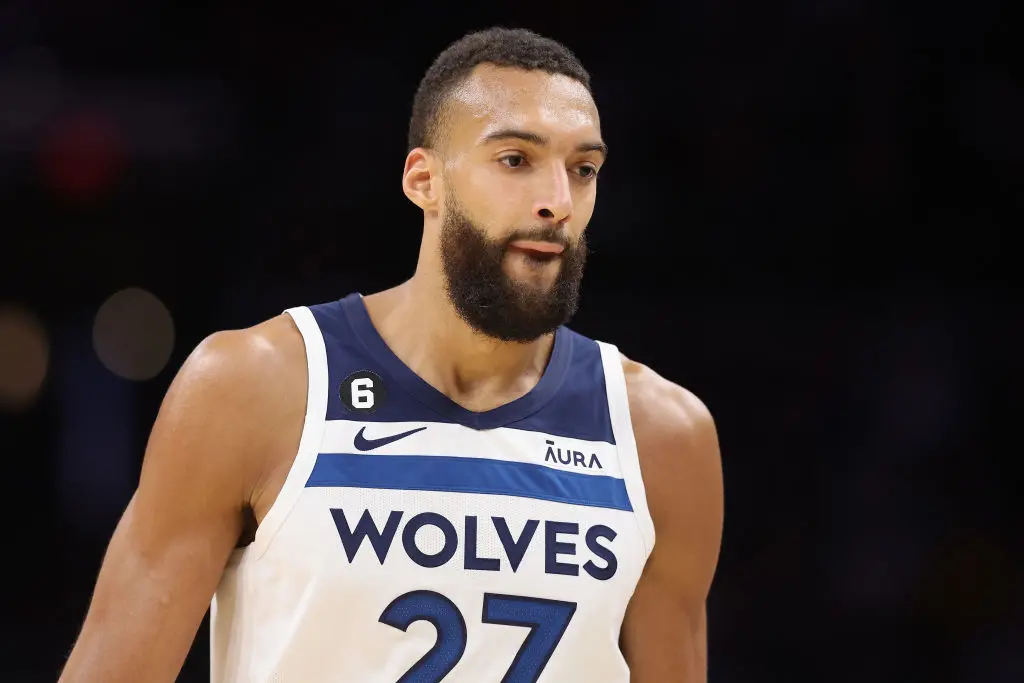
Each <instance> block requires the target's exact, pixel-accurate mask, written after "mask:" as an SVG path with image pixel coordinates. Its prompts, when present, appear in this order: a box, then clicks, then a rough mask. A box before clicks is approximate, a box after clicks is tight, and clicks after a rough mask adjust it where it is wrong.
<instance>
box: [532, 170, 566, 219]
mask: <svg viewBox="0 0 1024 683" xmlns="http://www.w3.org/2000/svg"><path fill="white" fill-rule="evenodd" d="M540 196H541V197H542V199H540V200H539V201H538V202H537V204H536V206H535V207H534V213H535V214H536V215H537V217H538V218H540V219H541V220H542V221H544V222H545V223H555V224H562V223H565V222H567V221H568V220H569V219H570V218H572V209H573V206H572V188H571V187H570V185H569V173H568V172H567V171H566V170H565V168H564V167H562V166H561V165H558V166H557V167H555V168H554V169H553V170H552V172H551V174H550V175H546V177H545V179H544V189H543V190H542V191H541V193H540Z"/></svg>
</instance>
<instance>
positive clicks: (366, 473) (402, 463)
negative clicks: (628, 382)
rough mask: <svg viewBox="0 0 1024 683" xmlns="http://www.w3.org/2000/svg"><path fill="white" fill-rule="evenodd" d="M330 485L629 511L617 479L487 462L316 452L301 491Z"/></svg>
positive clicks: (503, 461) (458, 458)
mask: <svg viewBox="0 0 1024 683" xmlns="http://www.w3.org/2000/svg"><path fill="white" fill-rule="evenodd" d="M331 486H338V487H346V488H367V489H399V490H402V489H404V490H413V491H450V492H458V493H482V494H489V495H497V496H518V497H520V498H533V499H536V500H548V501H554V502H557V503H569V504H572V505H585V506H588V507H598V508H609V509H612V510H624V511H627V512H631V511H632V510H633V506H632V505H631V504H630V502H629V496H628V495H627V493H626V482H625V481H624V480H622V479H619V478H616V477H609V476H605V475H599V474H598V475H591V474H579V473H576V472H565V471H562V470H556V469H553V468H551V467H545V466H544V465H537V464H534V463H525V462H514V461H509V460H490V459H486V458H462V457H455V456H447V455H363V454H355V453H320V454H319V455H317V458H316V464H315V465H314V466H313V471H312V472H311V473H310V475H309V479H308V480H307V481H306V487H307V488H312V487H331Z"/></svg>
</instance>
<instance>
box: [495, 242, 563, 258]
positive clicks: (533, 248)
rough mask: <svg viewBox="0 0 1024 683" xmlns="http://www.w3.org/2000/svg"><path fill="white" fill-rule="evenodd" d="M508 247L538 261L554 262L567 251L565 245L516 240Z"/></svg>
mask: <svg viewBox="0 0 1024 683" xmlns="http://www.w3.org/2000/svg"><path fill="white" fill-rule="evenodd" d="M508 246H509V249H510V250H512V251H517V252H519V253H521V254H523V255H525V256H528V257H530V258H531V259H534V260H536V261H553V260H555V259H556V258H559V257H560V256H561V255H562V252H564V251H565V246H564V245H561V244H558V243H557V242H545V241H541V240H516V241H515V242H512V243H510V244H509V245H508Z"/></svg>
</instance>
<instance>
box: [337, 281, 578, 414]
mask: <svg viewBox="0 0 1024 683" xmlns="http://www.w3.org/2000/svg"><path fill="white" fill-rule="evenodd" d="M340 303H341V308H342V310H343V311H344V312H345V317H346V319H347V320H348V322H349V325H350V326H351V327H352V331H353V332H354V333H355V335H356V337H357V338H358V339H359V341H360V342H362V344H363V345H364V346H365V347H366V349H367V350H368V351H369V352H370V354H371V355H372V356H373V358H374V360H375V361H377V362H378V363H380V364H381V365H382V366H383V368H384V370H385V371H386V372H387V373H388V374H389V375H390V376H391V377H392V378H393V379H394V380H395V381H397V382H398V383H399V384H400V385H401V388H402V389H404V390H405V391H406V392H408V393H409V394H411V395H412V396H413V397H414V398H416V399H417V400H418V401H420V403H423V404H424V405H426V406H427V407H428V408H430V409H431V410H433V411H434V412H436V413H439V414H440V415H442V416H443V417H445V418H447V419H449V420H451V421H452V422H455V423H458V424H461V425H464V426H466V427H471V428H473V429H494V428H496V427H502V426H505V425H508V424H511V423H513V422H517V421H519V420H522V419H524V418H526V417H528V416H530V415H532V414H533V413H536V412H537V411H538V410H540V409H541V408H543V407H544V405H546V404H547V403H548V402H549V401H551V399H553V398H554V397H555V394H557V393H558V390H559V389H560V388H561V386H562V383H563V382H564V381H565V377H566V375H567V374H568V370H569V365H570V361H571V359H572V351H573V344H572V341H573V340H572V335H571V334H569V331H568V330H567V329H566V328H565V327H564V326H562V327H559V328H558V329H557V330H556V331H555V343H554V347H553V348H552V350H551V357H550V358H549V359H548V365H547V367H546V368H545V369H544V373H543V374H542V375H541V378H540V380H539V381H538V382H537V384H536V385H535V386H534V387H533V389H531V390H530V391H528V392H527V393H526V394H524V395H523V396H520V397H519V398H517V399H515V400H514V401H511V402H509V403H505V404H504V405H500V406H498V407H497V408H493V409H491V410H487V411H483V412H476V411H472V410H469V409H467V408H464V407H463V406H461V405H459V404H458V403H456V402H455V401H453V400H452V399H450V398H449V397H448V396H447V395H445V394H444V393H443V392H441V391H439V390H438V389H436V388H434V387H433V386H432V385H431V384H430V383H428V382H427V381H426V380H425V379H423V378H422V377H420V376H419V375H417V374H416V373H415V372H413V371H412V369H411V368H410V367H409V366H408V365H406V364H405V363H404V362H403V361H402V359H400V358H399V357H398V356H397V355H395V352H394V351H392V350H391V347H390V346H388V344H387V342H386V341H384V338H383V337H381V336H380V333H379V332H378V331H377V328H376V326H374V324H373V320H372V319H371V318H370V314H369V312H368V311H367V310H366V302H365V301H364V300H363V295H362V294H360V293H358V292H354V293H352V294H349V295H348V296H346V297H345V298H344V299H342V300H341V302H340Z"/></svg>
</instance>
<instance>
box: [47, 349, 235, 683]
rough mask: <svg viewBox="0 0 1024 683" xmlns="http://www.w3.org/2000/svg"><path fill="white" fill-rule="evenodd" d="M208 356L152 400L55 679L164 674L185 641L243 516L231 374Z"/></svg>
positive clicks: (178, 659)
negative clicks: (128, 496)
mask: <svg viewBox="0 0 1024 683" xmlns="http://www.w3.org/2000/svg"><path fill="white" fill-rule="evenodd" d="M211 360H213V359H211V358H209V357H205V358H204V357H203V354H199V355H198V357H197V356H196V355H195V354H194V357H193V358H191V359H190V360H189V362H188V363H186V366H185V368H183V370H182V372H181V373H180V374H179V376H178V378H176V379H175V382H174V383H173V384H172V387H171V389H170V390H169V391H168V394H167V396H166V398H165V400H164V403H163V405H162V406H161V409H160V414H159V416H158V417H157V420H156V423H155V425H154V427H153V431H152V434H151V436H150V440H149V444H148V446H147V449H146V454H145V457H144V460H143V466H142V473H141V477H140V481H139V485H138V488H137V490H136V491H135V494H134V495H133V497H132V500H131V502H130V503H129V505H128V507H127V509H126V510H125V513H124V515H123V516H122V518H121V520H120V522H119V523H118V526H117V529H116V530H115V532H114V534H113V536H112V538H111V541H110V544H109V546H108V548H107V552H106V554H105V556H104V558H103V563H102V566H101V568H100V573H99V577H98V579H97V582H96V587H95V590H94V592H93V596H92V601H91V602H90V605H89V610H88V612H87V614H86V618H85V622H84V624H83V626H82V630H81V633H80V635H79V637H78V640H77V642H76V644H75V647H74V649H73V651H72V653H71V656H70V658H69V660H68V663H67V665H66V666H65V669H64V674H63V677H62V679H61V680H62V681H65V682H67V683H72V682H75V683H79V682H82V683H84V682H89V683H91V682H93V681H110V682H111V683H117V682H120V681H129V680H132V681H135V680H146V681H153V682H159V681H173V680H174V679H175V678H176V677H177V675H178V672H179V670H180V668H181V665H182V663H183V661H184V659H185V656H186V655H187V653H188V650H189V648H190V647H191V644H192V641H193V640H194V638H195V633H196V631H197V629H198V627H199V624H200V622H201V621H202V618H203V615H204V614H205V612H206V609H207V607H208V606H209V603H210V600H211V598H212V596H213V593H214V591H215V590H216V587H217V584H218V582H219V580H220V575H221V573H222V571H223V568H224V566H225V564H226V562H227V559H228V557H229V556H230V553H231V551H232V549H233V548H234V546H235V544H236V541H237V539H238V537H239V534H240V532H241V529H242V524H243V514H242V512H243V498H244V496H243V493H242V490H243V483H242V480H243V479H244V477H243V472H242V471H241V469H240V468H239V467H238V466H237V462H236V460H235V456H234V453H235V452H236V451H237V450H238V448H237V446H238V444H237V438H236V437H232V436H231V435H230V434H229V433H228V430H230V429H233V428H234V424H233V423H234V420H233V418H232V415H231V409H230V405H231V401H229V400H226V397H225V395H222V394H224V392H230V391H231V386H230V385H231V381H230V379H231V378H230V377H225V376H224V373H223V372H222V371H220V370H218V369H217V368H216V367H208V363H209V362H210V361H211ZM190 364H191V365H190ZM215 407H216V409H214V408H215Z"/></svg>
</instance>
